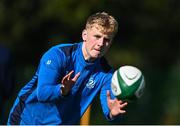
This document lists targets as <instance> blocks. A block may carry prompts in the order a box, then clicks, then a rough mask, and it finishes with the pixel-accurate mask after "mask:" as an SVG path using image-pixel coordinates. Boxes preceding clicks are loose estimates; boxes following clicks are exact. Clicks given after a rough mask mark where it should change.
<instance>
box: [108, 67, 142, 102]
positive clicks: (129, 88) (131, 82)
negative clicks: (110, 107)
mask: <svg viewBox="0 0 180 126" xmlns="http://www.w3.org/2000/svg"><path fill="white" fill-rule="evenodd" d="M144 88H145V80H144V76H143V74H142V72H141V71H140V70H139V69H138V68H137V67H134V66H122V67H120V68H119V69H117V70H116V71H115V72H114V74H113V76H112V80H111V90H112V93H113V95H114V96H116V97H117V98H118V99H120V100H125V101H132V100H136V99H138V98H140V97H141V96H142V94H143V92H144Z"/></svg>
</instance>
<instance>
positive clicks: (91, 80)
mask: <svg viewBox="0 0 180 126" xmlns="http://www.w3.org/2000/svg"><path fill="white" fill-rule="evenodd" d="M95 84H96V81H95V80H94V78H93V77H90V79H89V81H88V83H87V84H86V87H87V88H89V89H92V88H94V86H95Z"/></svg>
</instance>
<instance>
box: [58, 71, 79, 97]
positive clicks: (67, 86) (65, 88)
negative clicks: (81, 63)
mask: <svg viewBox="0 0 180 126" xmlns="http://www.w3.org/2000/svg"><path fill="white" fill-rule="evenodd" d="M73 72H74V71H73V70H72V71H71V72H69V73H68V74H67V75H66V76H64V77H63V79H62V81H61V84H62V88H61V94H62V95H67V94H68V93H69V91H70V90H71V88H72V86H73V85H74V84H75V82H76V81H77V79H78V78H79V76H80V72H79V73H77V74H76V75H75V76H74V78H71V75H72V73H73Z"/></svg>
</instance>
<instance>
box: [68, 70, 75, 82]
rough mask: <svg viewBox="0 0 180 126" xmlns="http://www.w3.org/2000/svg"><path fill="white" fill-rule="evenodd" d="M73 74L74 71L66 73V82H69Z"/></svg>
mask: <svg viewBox="0 0 180 126" xmlns="http://www.w3.org/2000/svg"><path fill="white" fill-rule="evenodd" d="M73 72H74V71H73V70H72V71H71V72H69V73H68V78H67V79H68V80H70V78H71V75H72V74H73Z"/></svg>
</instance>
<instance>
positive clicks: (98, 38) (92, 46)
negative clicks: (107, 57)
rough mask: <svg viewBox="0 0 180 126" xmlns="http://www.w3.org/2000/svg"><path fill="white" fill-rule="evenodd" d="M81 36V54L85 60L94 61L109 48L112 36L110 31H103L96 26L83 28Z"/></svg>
mask: <svg viewBox="0 0 180 126" xmlns="http://www.w3.org/2000/svg"><path fill="white" fill-rule="evenodd" d="M82 38H83V41H84V42H83V47H82V51H83V55H84V58H85V60H88V61H94V60H95V59H97V58H99V57H102V56H103V55H104V54H105V53H106V52H107V51H108V49H109V47H110V46H111V43H112V39H113V36H112V34H110V33H103V32H102V31H101V30H100V29H98V26H97V27H92V28H89V29H85V30H84V31H83V32H82Z"/></svg>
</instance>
